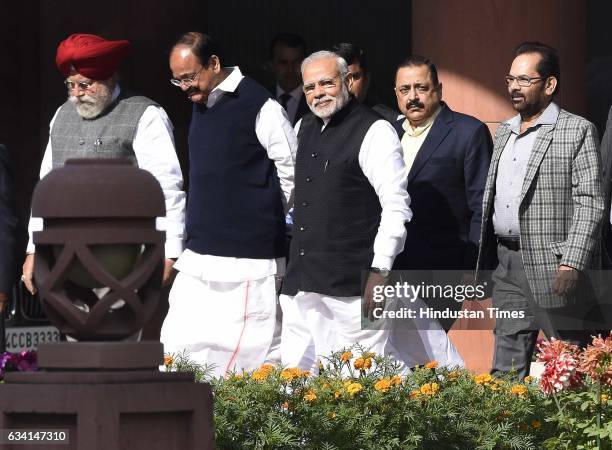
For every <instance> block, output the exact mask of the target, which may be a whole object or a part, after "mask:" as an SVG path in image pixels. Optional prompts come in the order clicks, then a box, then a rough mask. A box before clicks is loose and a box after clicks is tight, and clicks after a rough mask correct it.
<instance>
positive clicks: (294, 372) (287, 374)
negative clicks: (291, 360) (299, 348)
mask: <svg viewBox="0 0 612 450" xmlns="http://www.w3.org/2000/svg"><path fill="white" fill-rule="evenodd" d="M308 375H309V372H302V371H301V370H300V369H298V368H297V367H291V368H289V369H283V370H282V371H281V373H280V378H281V380H283V381H287V382H289V381H293V380H294V379H295V378H299V377H302V376H303V377H304V378H306V377H308Z"/></svg>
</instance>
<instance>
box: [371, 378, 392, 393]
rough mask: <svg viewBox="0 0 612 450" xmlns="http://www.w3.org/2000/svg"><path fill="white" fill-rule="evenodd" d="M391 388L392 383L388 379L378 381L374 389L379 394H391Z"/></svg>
mask: <svg viewBox="0 0 612 450" xmlns="http://www.w3.org/2000/svg"><path fill="white" fill-rule="evenodd" d="M390 388H391V381H390V380H388V379H386V378H383V379H381V380H378V381H377V382H376V383H374V389H376V390H377V391H378V392H383V393H384V392H389V389H390Z"/></svg>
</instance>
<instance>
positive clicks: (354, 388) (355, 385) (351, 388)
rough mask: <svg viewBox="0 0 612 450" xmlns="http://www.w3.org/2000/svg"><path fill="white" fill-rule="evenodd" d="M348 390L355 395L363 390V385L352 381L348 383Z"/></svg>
mask: <svg viewBox="0 0 612 450" xmlns="http://www.w3.org/2000/svg"><path fill="white" fill-rule="evenodd" d="M346 390H347V392H348V393H349V394H351V395H355V394H358V393H359V392H361V391H363V386H362V385H361V384H359V383H351V384H349V385H348V387H347V388H346Z"/></svg>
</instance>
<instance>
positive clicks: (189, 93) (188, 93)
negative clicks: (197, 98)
mask: <svg viewBox="0 0 612 450" xmlns="http://www.w3.org/2000/svg"><path fill="white" fill-rule="evenodd" d="M199 91H200V90H199V89H198V88H196V87H193V86H192V87H190V88H189V89H187V92H185V94H186V95H187V97H191V96H192V95H193V94H196V93H198V92H199Z"/></svg>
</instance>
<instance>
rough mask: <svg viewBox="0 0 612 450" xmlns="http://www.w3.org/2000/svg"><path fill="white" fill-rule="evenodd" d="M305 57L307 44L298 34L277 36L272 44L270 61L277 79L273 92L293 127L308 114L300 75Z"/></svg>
mask: <svg viewBox="0 0 612 450" xmlns="http://www.w3.org/2000/svg"><path fill="white" fill-rule="evenodd" d="M304 56H306V42H304V39H302V37H301V36H299V35H297V34H293V33H281V34H277V35H276V36H274V38H272V41H271V42H270V61H271V64H272V71H273V72H274V77H275V78H276V86H275V87H274V89H273V91H272V92H273V94H274V95H275V98H276V100H278V102H279V103H280V104H281V106H282V107H283V108H285V110H286V111H287V115H288V116H289V121H290V122H291V124H292V125H295V123H296V122H297V121H298V120H300V118H301V117H302V116H303V115H304V114H305V113H306V112H308V105H307V104H306V99H305V98H304V92H303V91H302V74H301V73H300V64H302V60H303V59H304Z"/></svg>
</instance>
